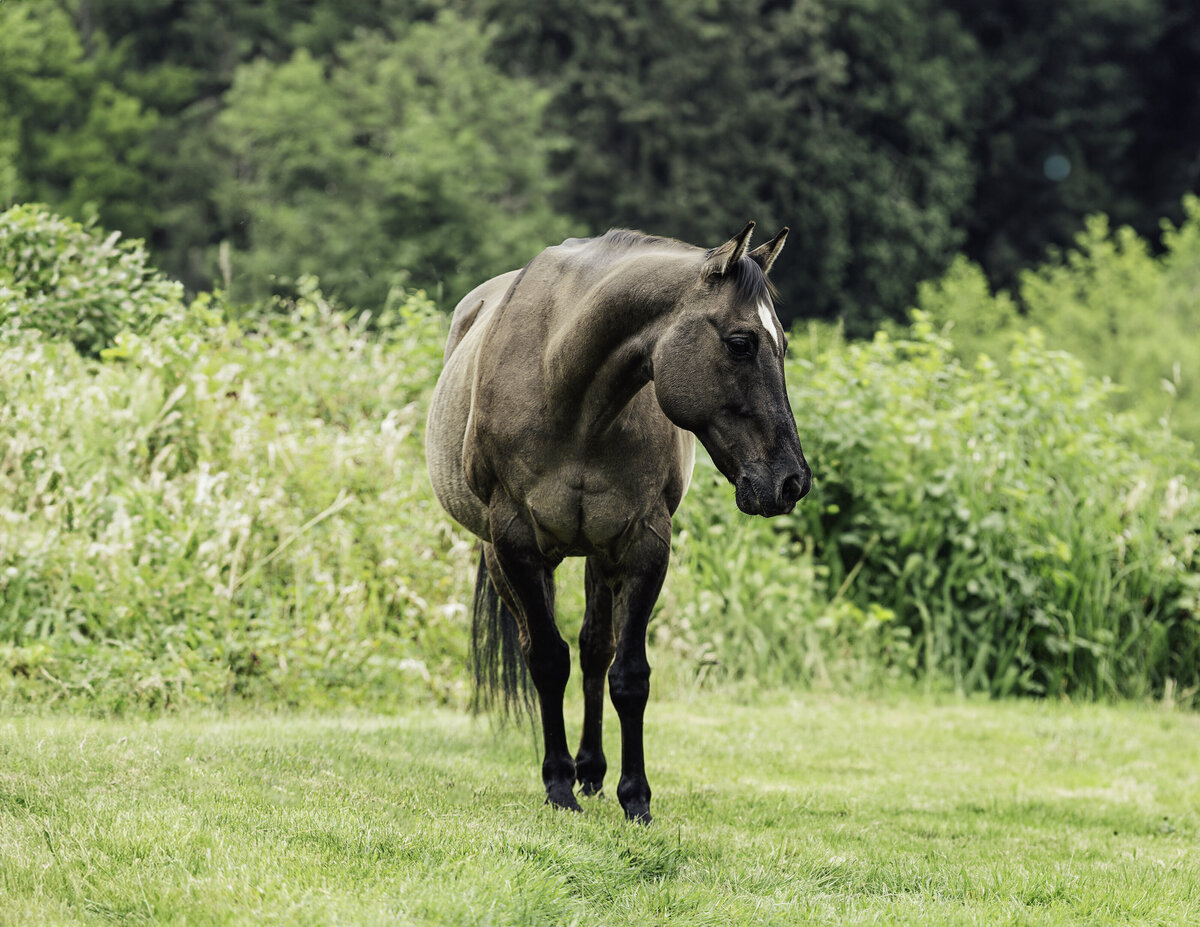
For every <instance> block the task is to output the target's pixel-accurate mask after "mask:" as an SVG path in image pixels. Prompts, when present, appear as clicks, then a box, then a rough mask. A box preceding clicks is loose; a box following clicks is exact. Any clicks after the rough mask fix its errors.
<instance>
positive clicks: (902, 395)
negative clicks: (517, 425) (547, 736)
mask: <svg viewBox="0 0 1200 927" xmlns="http://www.w3.org/2000/svg"><path fill="white" fill-rule="evenodd" d="M1198 78H1200V5H1198V4H1196V3H1194V2H1191V0H1056V2H1052V3H1047V2H1042V0H1036V2H1035V0H757V2H733V0H635V2H615V0H592V2H588V3H579V2H576V0H447V2H444V3H433V2H428V0H383V2H365V0H336V2H335V0H267V2H257V3H247V2H242V0H187V2H183V0H0V700H3V699H15V700H17V701H34V702H42V701H45V702H56V701H58V702H67V703H70V704H76V703H78V704H80V705H82V706H86V707H87V708H88V709H89V710H91V709H93V708H96V707H97V706H99V707H100V708H102V709H106V710H108V709H111V710H118V709H120V708H122V707H125V706H129V705H150V706H163V705H177V704H180V703H189V702H212V701H220V700H223V699H228V698H233V697H237V698H242V697H255V698H262V699H265V700H267V701H283V702H286V703H288V704H309V703H312V704H317V705H321V704H326V703H328V704H334V705H342V704H346V703H370V704H376V705H383V706H389V705H394V704H395V703H396V702H397V701H400V700H404V699H406V698H409V697H411V698H434V699H437V700H442V701H447V702H450V703H453V704H459V705H462V704H465V703H466V700H467V692H468V683H469V680H468V678H467V673H466V666H467V656H466V654H467V647H468V640H469V635H468V627H469V618H468V603H469V602H470V601H471V583H472V580H473V577H474V565H475V556H474V553H473V552H472V539H471V538H469V537H468V536H466V535H465V533H463V532H461V531H460V530H459V529H457V528H456V527H455V526H454V525H452V524H451V523H450V521H449V519H448V518H447V517H446V516H445V515H444V513H442V511H441V509H440V508H439V507H438V505H437V503H436V501H435V500H434V499H433V497H432V495H431V493H430V490H429V486H428V482H427V479H426V477H425V472H424V450H423V442H422V429H423V423H424V416H425V409H426V407H427V403H428V398H429V395H430V393H431V391H432V388H433V384H434V382H435V380H436V377H437V375H438V371H439V369H440V366H441V352H442V344H443V343H444V339H445V334H446V319H447V313H448V311H449V310H450V309H452V308H453V306H454V304H455V302H456V300H457V299H458V298H459V297H460V296H461V295H463V294H464V293H465V292H466V291H467V290H468V289H470V288H471V287H473V286H474V285H475V284H477V283H479V282H481V281H482V280H484V279H485V278H487V277H489V276H491V275H493V274H496V273H500V272H503V271H506V270H509V269H512V268H515V267H519V266H521V265H522V264H523V263H525V262H526V261H527V260H529V259H530V258H531V257H532V256H533V255H534V254H536V253H537V252H538V251H539V250H541V249H542V248H543V247H545V246H547V245H549V244H553V243H557V242H559V241H561V240H562V239H563V238H564V237H567V236H570V235H595V234H600V233H602V232H603V231H605V230H606V229H607V228H609V227H610V226H625V227H639V228H641V229H643V230H645V231H647V232H651V233H654V234H660V235H670V236H676V237H679V238H682V239H684V240H686V241H689V242H692V243H695V244H699V245H704V246H710V247H711V246H715V245H717V244H719V243H721V242H723V241H724V240H726V239H727V238H728V237H729V236H731V235H732V234H734V233H736V232H737V231H738V230H740V229H741V228H742V227H743V225H744V224H745V222H746V221H747V220H748V219H754V220H756V221H757V222H758V223H759V230H760V234H762V235H767V234H773V233H774V231H775V230H776V229H777V228H778V227H779V226H782V225H785V224H786V225H788V226H790V227H791V229H792V235H791V238H790V239H789V242H788V247H787V248H786V249H785V251H784V252H783V254H782V256H781V258H780V260H779V262H778V263H777V265H776V269H775V271H774V274H773V276H774V277H775V279H776V282H777V283H778V284H779V287H780V290H781V291H782V301H781V303H780V307H779V310H780V315H781V317H782V318H783V319H784V320H785V322H786V323H787V324H789V325H790V326H791V329H792V338H791V345H792V346H791V352H790V357H789V359H788V361H787V364H788V367H787V376H788V382H789V388H790V391H791V397H792V401H793V406H794V409H795V412H796V418H797V422H798V424H799V427H800V434H801V436H802V439H803V441H804V446H805V450H806V453H807V456H808V459H809V460H810V462H811V463H812V465H813V470H814V474H815V484H814V488H813V491H812V494H811V495H810V496H809V497H808V498H807V499H806V500H805V502H804V503H803V505H801V506H800V507H798V509H797V510H796V512H795V513H794V514H793V515H790V516H786V517H782V518H778V519H772V520H770V521H766V520H763V519H748V518H744V517H742V516H741V515H740V514H739V513H738V512H737V511H736V509H735V507H734V504H733V499H732V490H731V489H730V488H729V486H728V485H726V484H725V483H724V482H723V481H722V480H721V478H720V476H719V474H717V472H716V471H715V469H714V468H713V467H712V465H711V463H709V462H708V461H706V460H705V459H704V458H703V455H701V459H700V461H699V462H698V464H697V467H698V469H697V474H696V479H695V481H694V482H693V488H692V490H691V493H690V495H689V497H688V499H687V500H686V503H685V505H684V506H683V508H682V509H681V511H680V513H679V516H678V519H677V532H676V537H675V549H674V567H673V570H672V572H671V578H670V580H669V581H668V586H667V590H666V592H665V594H664V596H663V598H662V600H661V602H660V607H659V610H658V612H657V613H656V616H655V620H654V623H653V630H652V645H653V660H654V662H655V666H656V668H660V669H662V672H660V673H658V675H656V677H655V679H656V680H657V681H656V685H657V686H660V687H664V688H667V689H668V690H670V689H671V687H672V686H675V685H678V686H680V687H683V688H684V689H688V688H689V687H694V686H707V685H718V684H719V685H730V686H739V685H745V686H746V687H748V689H755V690H756V689H757V687H760V686H765V687H771V686H813V687H832V688H845V689H852V690H854V691H861V690H863V689H867V688H871V687H878V686H893V685H896V684H904V685H907V684H910V683H912V682H915V681H920V683H921V684H923V685H925V686H928V687H933V688H937V689H943V688H945V689H953V690H955V691H959V692H987V693H989V694H991V695H997V696H999V695H1009V694H1019V695H1033V696H1069V697H1072V698H1108V697H1115V696H1121V697H1131V698H1154V699H1160V700H1162V701H1165V702H1169V703H1171V704H1175V703H1179V704H1188V705H1197V704H1200V550H1198V548H1200V497H1197V494H1196V491H1195V487H1196V485H1197V483H1198V482H1200V474H1198V472H1197V467H1196V453H1195V444H1194V442H1195V441H1196V440H1197V439H1200V403H1198V402H1197V390H1196V386H1195V384H1196V381H1197V376H1198V374H1200V338H1197V332H1198V330H1200V199H1197V197H1196V195H1195V194H1196V191H1197V190H1198V189H1200V79H1198ZM760 240H762V239H760ZM572 571H574V572H572ZM564 572H565V574H566V576H565V580H564V583H563V586H562V589H563V594H562V595H561V596H560V598H559V603H560V606H561V608H560V612H561V615H562V621H563V624H564V634H565V635H566V636H567V637H568V638H569V637H571V636H572V634H573V633H574V631H573V628H577V626H578V621H579V616H580V614H581V612H582V606H583V603H582V596H581V592H580V589H581V585H582V583H581V575H580V570H579V569H578V564H568V565H567V566H565V567H564ZM656 672H657V670H656Z"/></svg>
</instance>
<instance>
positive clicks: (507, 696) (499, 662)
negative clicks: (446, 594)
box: [471, 551, 533, 718]
mask: <svg viewBox="0 0 1200 927" xmlns="http://www.w3.org/2000/svg"><path fill="white" fill-rule="evenodd" d="M471 669H472V672H473V675H474V678H475V695H474V698H473V700H472V704H471V707H472V709H473V710H474V711H476V712H479V711H487V710H489V709H492V708H500V709H501V710H502V712H503V714H504V715H506V716H511V715H514V714H515V715H521V714H527V715H529V716H530V718H532V717H533V697H532V694H531V691H530V690H531V686H530V684H529V670H528V669H527V668H526V666H525V658H524V657H523V656H522V655H521V632H520V630H519V629H518V627H517V619H516V616H515V615H513V613H512V611H511V610H510V609H509V607H508V606H507V605H505V604H504V600H503V599H501V598H500V594H499V593H498V592H497V591H496V585H495V583H493V582H492V577H491V574H489V573H488V568H487V558H486V556H485V554H484V553H483V551H480V554H479V572H478V573H477V574H476V576H475V606H474V613H473V615H472V617H471Z"/></svg>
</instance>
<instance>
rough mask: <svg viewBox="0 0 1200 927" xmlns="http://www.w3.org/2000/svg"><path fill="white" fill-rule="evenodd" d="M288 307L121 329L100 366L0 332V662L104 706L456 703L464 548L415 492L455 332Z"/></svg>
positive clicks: (47, 690)
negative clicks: (235, 317) (173, 326)
mask: <svg viewBox="0 0 1200 927" xmlns="http://www.w3.org/2000/svg"><path fill="white" fill-rule="evenodd" d="M301 287H302V290H303V295H302V296H301V297H300V298H299V299H297V300H296V301H294V302H290V303H285V304H276V305H273V306H269V307H267V308H266V309H265V310H264V311H262V312H261V313H255V314H250V315H248V316H246V317H244V318H242V319H241V320H240V321H239V322H238V323H230V322H225V321H223V319H222V316H221V313H219V312H218V311H217V309H219V308H220V307H218V306H215V305H214V304H213V303H212V302H211V300H210V299H208V298H207V297H205V298H201V299H200V300H198V301H197V303H195V304H194V305H193V306H192V307H190V308H189V310H188V316H189V325H188V326H186V327H183V328H182V330H181V331H178V332H177V331H175V330H172V331H169V332H168V331H164V330H156V331H154V332H151V333H150V334H149V335H146V336H138V335H134V334H131V333H128V332H127V333H125V334H122V335H120V336H118V344H117V346H116V347H115V348H114V349H113V350H110V351H107V352H105V353H106V360H105V361H104V362H102V363H100V364H96V363H94V362H89V361H88V360H87V359H86V358H84V357H82V356H81V355H80V354H79V353H78V352H77V351H76V350H75V349H74V348H73V347H72V346H71V345H70V344H69V343H62V342H56V341H53V340H51V339H50V338H48V337H45V336H43V335H41V334H39V333H34V332H28V331H12V330H9V331H8V332H7V334H6V335H4V337H3V338H2V339H0V462H2V464H0V523H2V524H3V525H4V530H2V531H0V603H3V604H2V605H0V642H2V643H0V668H2V669H3V677H2V678H4V679H6V680H8V682H9V684H10V692H9V694H10V696H11V697H19V698H37V699H52V700H53V699H62V698H66V699H69V700H72V701H80V702H83V703H87V704H89V705H92V706H95V707H101V708H110V709H111V708H120V707H122V706H127V705H130V704H134V703H138V704H146V703H149V704H159V705H161V704H177V703H179V702H187V701H211V700H214V699H221V698H224V697H226V696H229V695H233V694H238V695H248V696H249V695H257V696H262V697H267V698H270V699H277V700H281V701H285V702H291V703H301V702H321V701H324V700H329V701H337V702H343V703H344V702H361V701H364V700H370V699H377V698H384V697H386V698H389V699H390V698H395V697H397V696H400V697H403V696H404V695H414V694H420V695H422V697H430V696H433V697H439V698H447V697H452V696H453V694H454V687H455V685H456V684H457V683H458V681H459V679H460V672H459V669H458V668H459V667H460V666H462V665H465V659H464V654H465V640H466V634H465V628H466V619H465V605H463V604H462V603H464V602H466V601H467V596H468V594H469V583H470V579H471V576H472V563H471V562H470V561H471V560H472V557H471V551H470V545H469V543H468V542H467V541H466V540H465V539H464V538H462V537H461V536H460V535H459V534H458V533H456V532H455V531H454V530H453V529H452V528H451V527H450V526H449V524H448V522H447V520H446V519H444V518H443V517H442V516H441V514H440V510H438V509H437V507H436V503H435V502H434V501H433V499H432V496H431V494H430V492H429V491H428V489H427V486H426V483H427V481H426V477H425V473H424V465H423V455H422V449H421V444H422V442H421V433H422V429H423V423H424V409H423V402H424V398H425V397H426V396H427V395H428V393H429V391H430V388H431V386H432V383H433V380H434V378H435V376H436V373H437V370H438V368H439V366H440V361H441V348H440V344H441V341H442V339H443V336H444V333H445V322H444V319H443V318H442V317H441V316H440V314H438V313H436V312H435V310H434V309H433V307H432V305H431V304H430V303H429V301H428V300H426V299H425V298H424V297H423V296H420V295H414V296H410V297H408V298H407V299H405V300H403V301H401V302H400V305H399V306H398V307H397V309H396V310H395V311H394V312H392V313H391V314H390V316H388V317H384V318H381V319H379V320H378V322H379V330H378V331H377V332H371V331H369V330H368V328H367V322H368V320H367V319H365V318H364V319H361V320H359V321H357V322H354V323H351V321H350V320H349V318H348V317H347V316H346V315H345V314H343V313H339V312H337V311H335V310H334V309H333V308H332V307H330V306H329V304H328V303H327V302H326V301H325V300H324V299H323V297H322V296H321V295H320V292H319V291H318V290H316V289H315V285H314V284H313V282H312V281H302V283H301Z"/></svg>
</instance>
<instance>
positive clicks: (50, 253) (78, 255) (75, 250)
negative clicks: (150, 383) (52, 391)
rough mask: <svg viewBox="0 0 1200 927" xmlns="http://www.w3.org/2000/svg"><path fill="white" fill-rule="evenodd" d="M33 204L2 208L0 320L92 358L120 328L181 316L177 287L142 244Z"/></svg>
mask: <svg viewBox="0 0 1200 927" xmlns="http://www.w3.org/2000/svg"><path fill="white" fill-rule="evenodd" d="M120 238H121V234H120V232H113V233H111V234H109V235H107V236H106V235H105V234H104V233H103V232H101V231H100V230H99V229H96V228H94V227H92V226H89V225H82V224H80V223H78V222H74V221H72V220H70V219H63V218H60V217H59V216H56V215H53V214H52V213H50V212H48V211H47V210H46V209H45V208H44V207H42V206H37V205H22V206H14V207H12V208H11V209H9V210H7V211H6V212H3V213H0V323H3V322H8V323H10V324H15V325H18V326H20V327H24V328H32V329H36V330H38V331H41V332H44V333H45V334H46V335H47V336H49V337H50V338H52V339H61V340H65V341H69V342H70V343H71V344H73V345H74V346H75V348H76V349H77V350H78V351H79V352H80V353H82V354H85V355H87V356H91V357H95V356H97V355H99V353H100V352H101V351H102V350H104V349H105V348H108V347H111V346H112V345H113V343H114V340H115V337H116V335H117V333H118V332H121V331H125V330H128V331H132V332H147V331H149V330H150V329H151V328H152V327H153V326H154V325H156V324H157V323H158V322H160V321H162V320H164V319H166V320H173V321H178V320H179V319H180V318H181V317H182V315H183V287H182V286H181V285H180V284H179V283H176V282H175V281H172V280H168V279H166V278H165V277H163V276H162V275H161V274H159V273H158V272H157V271H156V270H154V269H153V268H152V267H150V264H149V255H148V254H147V252H146V249H145V246H144V245H143V244H142V242H140V241H126V242H122V241H121V240H120Z"/></svg>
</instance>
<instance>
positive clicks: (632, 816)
mask: <svg viewBox="0 0 1200 927" xmlns="http://www.w3.org/2000/svg"><path fill="white" fill-rule="evenodd" d="M625 817H626V819H627V820H629V821H632V822H633V823H634V824H641V825H642V826H645V825H647V824H649V823H650V822H651V821H653V820H654V816H653V815H652V814H650V806H649V805H644V806H642V807H633V808H626V809H625Z"/></svg>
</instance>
